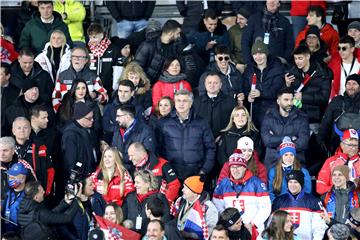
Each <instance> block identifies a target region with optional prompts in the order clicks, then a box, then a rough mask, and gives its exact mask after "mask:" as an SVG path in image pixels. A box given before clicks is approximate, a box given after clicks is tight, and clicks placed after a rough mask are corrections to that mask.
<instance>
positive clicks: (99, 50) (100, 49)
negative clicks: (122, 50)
mask: <svg viewBox="0 0 360 240" xmlns="http://www.w3.org/2000/svg"><path fill="white" fill-rule="evenodd" d="M110 44H111V42H110V40H109V39H108V38H107V37H104V39H103V40H101V42H100V43H99V44H97V45H91V44H90V42H89V44H88V46H89V49H90V51H91V53H92V54H94V56H95V57H102V55H104V52H105V50H106V49H107V48H108V47H109V45H110Z"/></svg>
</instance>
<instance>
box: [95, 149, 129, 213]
mask: <svg viewBox="0 0 360 240" xmlns="http://www.w3.org/2000/svg"><path fill="white" fill-rule="evenodd" d="M92 180H93V182H94V187H95V190H96V191H97V192H98V193H100V194H101V195H102V196H103V198H104V200H105V201H106V202H107V203H111V202H115V203H116V204H117V205H119V206H120V207H121V205H122V203H123V200H124V199H125V197H126V196H127V195H128V194H129V193H130V192H132V191H134V190H135V187H134V183H133V181H132V178H131V176H130V174H129V173H128V171H127V170H126V169H125V167H124V166H123V163H122V158H121V157H120V154H119V152H118V151H117V150H116V149H114V148H107V149H106V150H105V151H104V152H103V153H102V158H101V161H100V164H99V167H98V168H97V170H96V171H95V172H94V173H93V174H92Z"/></svg>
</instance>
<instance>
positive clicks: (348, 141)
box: [316, 129, 360, 195]
mask: <svg viewBox="0 0 360 240" xmlns="http://www.w3.org/2000/svg"><path fill="white" fill-rule="evenodd" d="M341 134H342V136H341V137H340V138H341V143H340V147H339V148H338V149H337V151H336V153H335V155H333V156H332V157H330V158H328V159H327V160H326V161H325V163H324V165H323V166H322V168H321V170H320V172H319V176H318V178H317V180H316V192H317V193H318V194H320V195H322V194H324V193H326V192H328V191H329V190H330V189H331V187H332V185H333V182H332V180H331V172H332V170H333V168H334V167H336V166H338V165H346V166H348V167H349V169H350V175H349V180H350V181H352V182H354V181H355V180H356V179H357V178H358V177H359V176H360V159H359V135H358V133H357V132H356V130H355V129H349V130H345V131H344V132H342V133H341Z"/></svg>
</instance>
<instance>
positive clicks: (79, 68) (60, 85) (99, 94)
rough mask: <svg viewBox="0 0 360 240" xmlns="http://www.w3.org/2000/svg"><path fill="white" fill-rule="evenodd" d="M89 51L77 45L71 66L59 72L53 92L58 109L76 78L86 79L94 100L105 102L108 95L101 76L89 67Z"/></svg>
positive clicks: (53, 100)
mask: <svg viewBox="0 0 360 240" xmlns="http://www.w3.org/2000/svg"><path fill="white" fill-rule="evenodd" d="M88 63H89V52H88V50H87V49H86V48H82V47H75V48H73V49H72V51H71V65H70V67H69V68H68V69H67V70H65V71H63V72H61V73H60V74H59V79H57V80H56V83H55V89H54V91H53V93H52V103H53V107H54V110H55V111H57V110H58V109H59V107H60V105H61V100H62V99H63V97H64V95H65V94H66V93H67V92H68V91H69V90H70V88H71V85H72V84H73V82H74V80H75V79H84V80H85V81H86V84H87V86H88V88H89V93H90V96H91V98H92V99H93V100H96V101H98V102H100V103H105V102H106V101H107V100H108V95H107V92H106V90H105V88H104V87H103V85H102V82H101V80H100V78H99V76H96V74H95V73H93V72H92V71H91V70H90V68H89V64H88Z"/></svg>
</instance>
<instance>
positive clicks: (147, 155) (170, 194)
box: [128, 142, 181, 205]
mask: <svg viewBox="0 0 360 240" xmlns="http://www.w3.org/2000/svg"><path fill="white" fill-rule="evenodd" d="M128 155H129V160H130V161H131V162H132V164H133V165H134V168H133V169H136V171H138V170H143V169H147V170H150V171H151V172H152V173H153V174H154V176H155V177H156V178H157V180H158V183H159V187H158V189H159V191H160V192H161V193H163V194H165V196H166V198H167V200H168V201H169V204H170V205H171V203H172V202H173V201H175V200H176V198H177V196H178V192H179V190H180V186H181V184H180V182H179V180H178V178H177V176H176V174H175V171H174V170H173V168H172V167H171V166H170V164H169V163H168V161H166V159H164V158H162V157H157V156H156V155H155V154H154V153H151V152H149V151H147V150H146V149H145V146H144V145H143V144H142V143H140V142H134V143H132V144H131V145H130V146H129V148H128ZM130 173H131V175H133V172H130Z"/></svg>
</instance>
